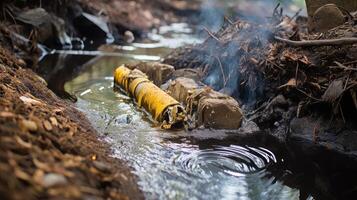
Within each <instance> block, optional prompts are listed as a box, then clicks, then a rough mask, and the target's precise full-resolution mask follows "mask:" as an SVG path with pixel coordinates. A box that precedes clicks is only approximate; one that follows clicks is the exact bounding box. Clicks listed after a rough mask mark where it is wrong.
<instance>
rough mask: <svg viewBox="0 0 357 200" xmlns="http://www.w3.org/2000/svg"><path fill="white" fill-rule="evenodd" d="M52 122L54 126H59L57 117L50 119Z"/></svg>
mask: <svg viewBox="0 0 357 200" xmlns="http://www.w3.org/2000/svg"><path fill="white" fill-rule="evenodd" d="M50 121H51V124H52V125H53V126H58V121H57V119H56V118H55V117H50Z"/></svg>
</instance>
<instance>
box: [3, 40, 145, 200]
mask: <svg viewBox="0 0 357 200" xmlns="http://www.w3.org/2000/svg"><path fill="white" fill-rule="evenodd" d="M1 45H3V44H1ZM22 66H23V63H21V61H20V62H19V60H18V59H17V58H15V57H14V55H12V54H11V53H10V52H9V51H8V50H6V49H4V48H3V47H1V48H0V97H1V98H0V132H1V137H0V146H1V148H0V171H1V175H0V194H1V199H84V198H93V199H128V198H130V199H141V198H143V196H142V194H141V192H140V191H139V189H138V187H137V185H136V178H135V177H134V176H133V175H132V174H131V172H130V169H129V168H128V167H127V166H126V165H125V163H122V162H120V161H119V160H116V159H113V158H110V157H108V154H109V153H110V152H109V149H108V146H106V145H105V144H103V143H102V142H99V141H98V138H97V136H96V134H95V130H94V129H93V128H92V127H91V125H90V124H89V122H88V121H87V119H86V118H85V117H84V115H83V114H82V113H80V112H79V111H77V110H76V109H75V108H73V107H72V105H70V104H68V103H66V102H64V101H63V100H61V99H59V98H58V97H57V96H56V95H55V94H54V93H52V92H51V91H50V90H49V89H47V87H46V85H45V83H44V82H43V81H41V78H39V77H38V76H37V75H36V74H35V73H34V72H32V71H31V70H29V69H25V68H23V67H22Z"/></svg>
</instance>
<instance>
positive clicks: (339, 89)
mask: <svg viewBox="0 0 357 200" xmlns="http://www.w3.org/2000/svg"><path fill="white" fill-rule="evenodd" d="M342 93H343V81H342V80H334V81H333V82H332V83H331V84H330V85H329V86H328V88H327V90H326V91H325V93H324V95H322V100H324V101H326V102H334V101H335V100H336V99H337V98H338V97H340V95H341V94H342Z"/></svg>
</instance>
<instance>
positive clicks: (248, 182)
mask: <svg viewBox="0 0 357 200" xmlns="http://www.w3.org/2000/svg"><path fill="white" fill-rule="evenodd" d="M150 38H151V41H150V42H149V43H134V44H132V45H130V46H112V47H111V48H113V49H114V50H115V51H111V52H110V53H103V52H68V51H66V52H60V53H57V54H54V55H50V56H47V57H46V58H45V59H44V60H43V61H42V63H45V64H48V63H50V62H52V61H53V60H56V64H55V67H56V68H58V70H55V71H57V72H58V71H63V70H65V71H66V70H67V71H68V70H70V71H71V73H69V74H75V75H73V77H56V76H54V77H55V78H54V80H52V81H51V79H50V80H49V86H50V87H51V82H56V84H55V85H52V87H53V88H52V89H53V90H55V91H56V88H57V89H58V91H57V92H59V93H61V92H60V88H59V87H63V85H64V84H65V85H64V86H65V90H66V92H64V91H62V93H63V94H66V95H69V96H72V97H74V96H75V97H76V98H77V102H76V106H77V107H78V109H80V110H81V111H83V112H84V113H86V114H87V116H88V118H89V120H90V121H91V122H92V124H93V126H94V127H95V128H96V129H97V130H98V132H99V133H100V134H101V138H102V139H103V140H104V141H107V142H109V143H110V144H111V145H112V149H113V155H112V156H114V157H117V158H120V159H123V160H125V161H127V162H128V163H129V165H130V166H132V167H133V169H134V173H135V174H137V176H138V177H139V185H140V187H141V188H142V190H143V191H144V193H145V196H146V197H147V199H298V198H299V190H297V189H293V188H290V187H288V186H285V185H284V184H283V183H282V182H280V181H277V180H276V178H275V177H274V176H273V175H272V174H271V172H270V171H269V170H267V169H268V168H274V166H275V165H277V164H278V163H279V162H282V160H283V159H282V158H278V157H276V155H274V153H273V152H272V151H270V150H269V149H267V148H263V147H261V146H259V145H255V146H254V145H252V146H251V145H246V144H244V145H237V144H235V143H234V142H232V143H230V142H229V141H228V142H227V141H224V142H220V141H222V140H217V142H214V143H210V144H207V143H206V142H205V139H202V141H199V142H193V141H192V139H190V137H186V136H192V135H195V134H197V135H201V136H202V135H203V138H205V137H208V138H209V137H213V138H215V137H223V138H224V135H226V134H227V133H225V132H224V131H210V130H200V131H196V132H195V131H194V132H192V133H185V132H184V131H179V132H170V131H162V130H160V129H159V128H157V127H154V126H153V124H152V123H151V122H150V121H149V120H148V117H147V116H146V114H145V113H144V112H142V111H141V110H139V109H137V107H136V106H135V105H134V104H133V102H132V100H131V99H129V98H128V97H127V96H125V95H123V94H119V93H115V92H113V78H112V73H113V70H114V69H115V68H116V67H117V66H118V65H120V64H123V63H131V62H137V61H148V60H159V59H160V58H161V57H162V56H164V55H165V54H166V53H168V52H169V51H170V50H172V49H173V48H176V47H179V46H182V45H184V44H185V43H196V42H200V41H199V40H198V39H196V38H194V37H193V36H192V33H191V30H190V29H189V28H188V27H187V26H186V25H185V24H173V25H171V26H166V27H162V28H161V29H160V30H158V31H156V32H153V33H152V34H151V35H150ZM113 52H114V53H113ZM76 54H79V55H76ZM83 54H86V55H83ZM91 54H97V55H98V54H99V56H93V55H91ZM59 60H60V61H59ZM68 65H70V67H69V66H68ZM63 66H66V67H63ZM68 68H69V69H68ZM67 74H68V73H67ZM49 76H50V75H49ZM58 79H64V80H63V81H58ZM59 82H60V83H59ZM58 85H59V86H58ZM67 92H68V93H69V94H68V93H67ZM70 94H72V95H70ZM73 95H74V96H73ZM232 134H235V133H230V135H232ZM237 137H238V136H237Z"/></svg>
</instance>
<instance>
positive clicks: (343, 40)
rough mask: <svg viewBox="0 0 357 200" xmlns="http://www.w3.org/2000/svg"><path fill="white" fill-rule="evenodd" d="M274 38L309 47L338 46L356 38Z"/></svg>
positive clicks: (355, 41) (352, 42)
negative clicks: (304, 39)
mask: <svg viewBox="0 0 357 200" xmlns="http://www.w3.org/2000/svg"><path fill="white" fill-rule="evenodd" d="M275 39H276V40H278V41H280V42H283V43H285V44H288V45H290V46H294V47H311V46H338V45H347V44H355V43H357V38H354V37H349V38H339V39H328V40H306V41H293V40H289V39H284V38H281V37H278V36H275Z"/></svg>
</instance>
